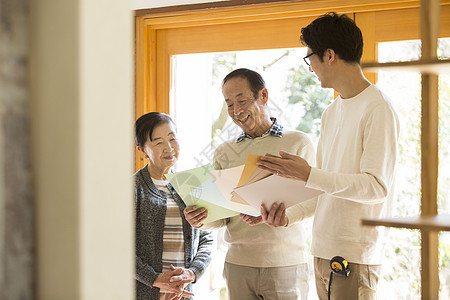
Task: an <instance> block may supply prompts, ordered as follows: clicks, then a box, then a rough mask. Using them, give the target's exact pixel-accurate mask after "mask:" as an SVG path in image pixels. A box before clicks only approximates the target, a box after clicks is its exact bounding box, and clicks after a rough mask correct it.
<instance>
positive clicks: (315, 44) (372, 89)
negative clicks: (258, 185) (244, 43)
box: [260, 13, 399, 299]
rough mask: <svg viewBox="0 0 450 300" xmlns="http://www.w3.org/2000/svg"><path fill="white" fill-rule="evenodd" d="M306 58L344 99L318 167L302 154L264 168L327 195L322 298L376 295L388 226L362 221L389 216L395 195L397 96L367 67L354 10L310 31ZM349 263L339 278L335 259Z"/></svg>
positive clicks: (320, 225)
mask: <svg viewBox="0 0 450 300" xmlns="http://www.w3.org/2000/svg"><path fill="white" fill-rule="evenodd" d="M301 41H302V42H303V44H304V45H306V46H308V52H307V53H308V55H306V57H305V62H306V63H307V64H308V65H309V69H310V71H312V72H314V73H315V74H316V76H317V77H318V79H319V80H320V82H321V84H322V87H325V88H333V89H334V90H335V91H336V92H337V93H338V94H339V96H338V97H337V98H336V99H335V101H334V102H333V103H331V104H330V105H329V106H328V107H327V109H326V110H325V112H324V113H323V115H322V124H321V133H320V140H319V145H318V148H317V167H312V166H310V164H309V163H308V162H307V159H306V160H305V159H303V158H305V157H303V158H302V157H301V156H302V155H294V154H289V153H286V152H281V153H280V155H281V158H272V157H268V156H266V157H263V158H262V160H261V162H260V167H261V168H263V169H266V170H270V171H272V172H274V173H278V174H280V176H284V177H287V178H293V179H297V180H301V181H304V182H306V186H307V187H310V188H314V189H317V190H321V191H323V192H325V193H324V194H322V195H321V196H319V199H318V203H317V210H316V213H315V215H314V224H313V240H312V246H311V252H312V254H313V255H314V272H315V277H316V288H317V293H318V294H319V298H320V299H327V298H328V297H329V295H331V299H376V289H377V282H378V278H379V274H380V268H381V267H380V265H381V260H382V256H383V236H384V229H383V228H376V227H364V226H362V225H361V219H362V218H373V217H381V216H388V215H389V214H390V208H391V204H392V199H393V185H394V173H395V172H394V171H395V164H396V158H397V139H398V130H399V123H398V118H397V115H396V113H395V111H394V109H393V107H392V105H391V103H390V101H389V99H388V98H387V97H386V95H384V94H383V93H382V92H381V91H380V90H379V89H378V88H377V87H376V86H374V85H372V84H371V83H370V82H369V81H368V80H367V79H366V78H365V77H364V74H363V72H362V70H361V65H360V61H361V56H362V50H363V38H362V34H361V31H360V29H359V28H358V27H357V26H356V24H355V23H354V22H353V20H351V19H350V18H348V17H347V16H346V15H337V14H335V13H329V14H326V15H323V16H321V17H319V18H318V19H316V20H314V21H313V22H312V23H311V24H309V25H308V26H306V27H305V28H302V36H301ZM334 256H341V257H343V258H345V259H346V260H347V261H348V263H349V265H348V266H349V269H350V271H351V272H350V275H349V276H348V277H343V276H335V277H334V278H333V280H332V285H331V289H329V281H330V280H331V279H330V278H331V277H330V260H331V259H332V258H333V257H334Z"/></svg>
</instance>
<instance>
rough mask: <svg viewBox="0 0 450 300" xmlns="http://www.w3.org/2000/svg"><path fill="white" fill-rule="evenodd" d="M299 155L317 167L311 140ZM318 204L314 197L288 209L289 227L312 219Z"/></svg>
mask: <svg viewBox="0 0 450 300" xmlns="http://www.w3.org/2000/svg"><path fill="white" fill-rule="evenodd" d="M297 155H299V156H300V157H302V158H303V159H304V160H306V161H307V162H308V164H309V165H310V166H314V165H315V162H316V160H315V151H314V146H313V145H312V143H311V141H309V139H308V143H307V144H306V145H305V146H304V147H302V148H301V149H300V150H299V151H298V153H297ZM316 204H317V197H314V198H312V199H309V200H306V201H303V202H301V203H299V204H297V205H294V206H291V207H289V208H288V209H286V215H287V217H288V220H289V225H288V226H290V225H292V224H295V223H297V222H300V221H302V220H304V219H307V218H309V217H312V216H313V215H314V212H315V211H316Z"/></svg>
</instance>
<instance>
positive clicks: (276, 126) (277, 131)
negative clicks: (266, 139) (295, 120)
mask: <svg viewBox="0 0 450 300" xmlns="http://www.w3.org/2000/svg"><path fill="white" fill-rule="evenodd" d="M270 120H272V122H273V124H272V126H271V127H270V128H269V130H267V131H266V132H265V133H264V134H263V135H262V136H265V135H267V134H270V135H273V136H278V137H282V136H283V125H281V124H280V123H278V122H277V119H276V118H270ZM245 138H248V139H253V137H251V136H250V135H249V134H247V133H246V132H244V131H243V132H242V133H241V134H240V135H239V136H238V138H237V139H236V143H239V142H242V141H243V140H244V139H245Z"/></svg>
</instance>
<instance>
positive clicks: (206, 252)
mask: <svg viewBox="0 0 450 300" xmlns="http://www.w3.org/2000/svg"><path fill="white" fill-rule="evenodd" d="M194 230H198V229H194ZM199 233H200V234H199V235H200V237H199V243H198V248H197V255H195V257H194V259H193V260H192V262H191V265H190V266H189V269H191V270H192V272H194V273H195V281H197V280H198V279H199V278H200V277H201V276H202V275H203V273H204V272H205V269H206V267H208V265H209V262H210V261H211V245H212V243H213V238H212V234H211V233H210V232H207V231H203V230H199Z"/></svg>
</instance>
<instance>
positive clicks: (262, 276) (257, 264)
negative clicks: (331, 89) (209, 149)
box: [185, 69, 316, 300]
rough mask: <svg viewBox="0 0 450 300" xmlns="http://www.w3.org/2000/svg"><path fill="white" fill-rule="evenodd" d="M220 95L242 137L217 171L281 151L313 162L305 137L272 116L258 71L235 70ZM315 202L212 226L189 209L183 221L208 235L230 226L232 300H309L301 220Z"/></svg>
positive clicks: (222, 153) (226, 148)
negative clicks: (209, 231) (210, 231)
mask: <svg viewBox="0 0 450 300" xmlns="http://www.w3.org/2000/svg"><path fill="white" fill-rule="evenodd" d="M222 93H223V95H224V98H225V102H226V104H227V106H228V114H229V116H230V117H231V118H232V120H233V121H234V122H235V123H236V124H237V125H238V126H239V127H240V128H241V129H242V130H243V132H242V134H241V135H239V136H238V137H237V138H236V139H234V140H231V141H228V142H226V143H224V144H222V145H220V146H219V147H218V148H217V150H216V152H215V154H214V166H215V168H216V169H225V168H232V167H236V166H239V165H243V164H244V163H245V161H246V159H247V155H248V154H256V155H264V154H266V153H270V154H278V152H279V151H281V150H283V151H286V152H290V153H295V154H297V155H299V156H301V157H304V158H305V159H306V160H307V161H308V163H309V164H313V163H314V155H315V154H314V148H313V145H312V143H311V141H310V140H309V138H308V137H307V136H306V134H304V133H302V132H299V131H288V130H285V129H284V128H283V126H281V125H280V124H279V123H278V122H277V120H276V119H275V118H270V117H269V116H268V113H267V102H268V99H269V95H268V91H267V89H266V87H265V82H264V80H263V78H262V77H261V76H260V75H259V74H258V73H257V72H254V71H251V70H248V69H237V70H234V71H233V72H231V73H230V74H228V75H227V76H226V77H225V78H224V80H223V83H222ZM274 188H276V187H274ZM315 203H316V201H314V200H312V201H306V202H304V203H302V204H298V205H296V206H293V207H290V208H288V209H286V208H285V207H284V204H282V203H281V204H280V205H278V204H275V203H274V204H273V206H272V207H270V208H268V209H269V212H266V209H265V208H264V207H262V209H261V214H262V216H260V217H252V216H249V215H243V214H241V215H240V216H236V217H232V218H227V219H222V220H218V221H215V222H212V223H208V224H202V223H201V222H202V220H204V219H205V218H206V216H207V211H205V209H203V208H201V209H196V208H195V207H190V208H186V209H185V216H186V219H187V220H188V221H189V222H190V223H191V224H192V225H193V226H195V227H198V228H199V227H202V229H204V230H208V229H217V228H221V227H224V226H226V232H225V241H227V242H228V243H229V248H228V252H227V255H226V258H225V267H224V276H225V279H226V282H227V286H228V294H229V297H230V299H231V300H251V299H255V300H256V299H265V300H266V299H307V295H308V265H307V257H306V256H307V253H306V237H305V233H304V229H303V226H302V223H301V222H299V220H302V219H304V218H307V217H310V216H312V214H313V213H314V210H315ZM269 225H270V226H269Z"/></svg>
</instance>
